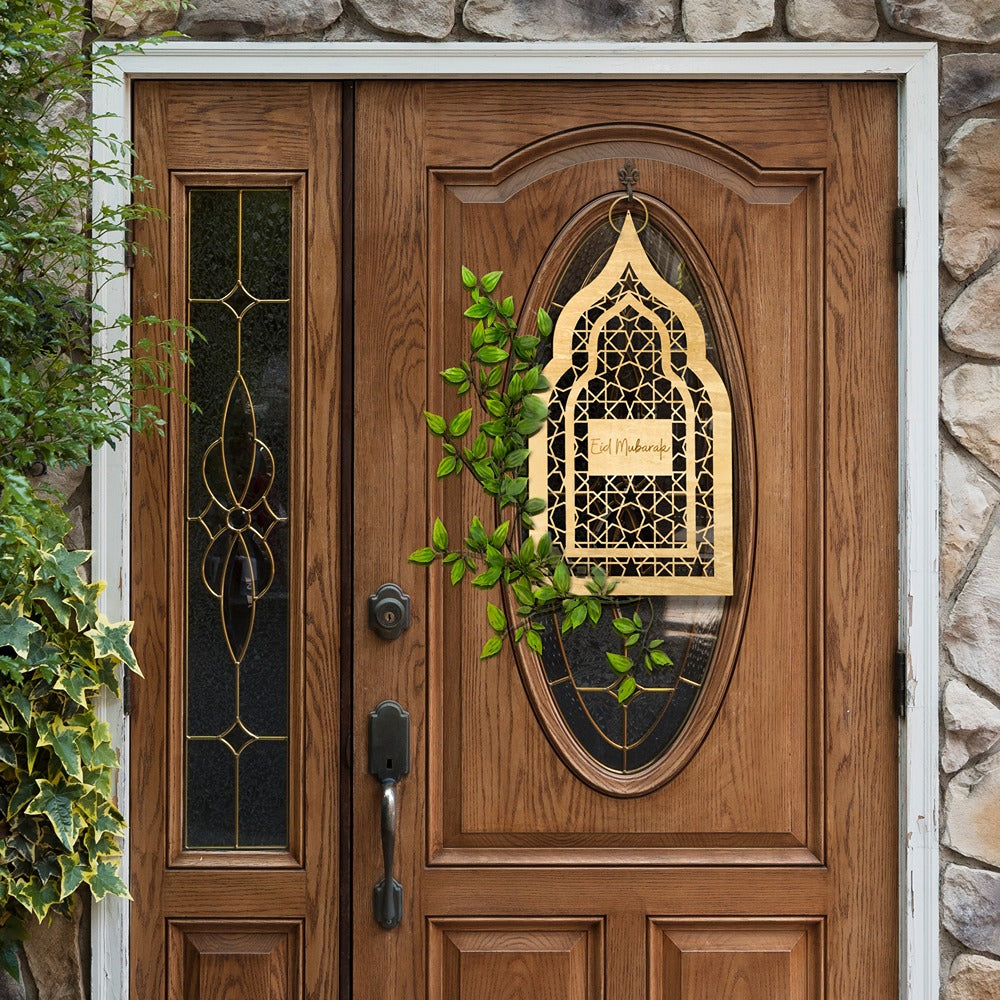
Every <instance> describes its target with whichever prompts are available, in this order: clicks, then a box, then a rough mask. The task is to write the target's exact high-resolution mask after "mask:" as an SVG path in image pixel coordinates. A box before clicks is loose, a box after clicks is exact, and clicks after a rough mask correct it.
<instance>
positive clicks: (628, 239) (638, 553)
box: [529, 214, 733, 594]
mask: <svg viewBox="0 0 1000 1000" xmlns="http://www.w3.org/2000/svg"><path fill="white" fill-rule="evenodd" d="M545 375H546V377H547V378H548V380H549V382H550V384H551V386H552V388H551V389H550V391H549V394H548V397H547V399H546V402H547V404H548V408H549V415H548V420H547V422H546V426H545V427H543V429H542V431H541V432H539V435H538V437H536V438H534V439H533V440H532V442H531V444H532V453H531V458H530V463H529V477H530V489H531V495H532V496H542V497H544V498H545V500H546V504H547V509H546V512H545V514H543V515H542V516H541V517H540V518H537V519H536V523H535V531H536V533H537V534H539V535H540V534H541V533H542V532H544V531H548V532H549V533H550V534H551V535H552V539H553V542H554V544H555V545H556V546H557V547H558V548H560V549H561V550H562V551H563V554H564V556H565V557H566V561H567V563H568V564H569V566H570V569H571V570H573V571H574V576H575V577H577V578H583V577H586V576H587V574H588V573H589V570H590V567H591V566H593V565H600V566H601V567H602V568H604V569H605V570H606V572H607V573H608V575H609V576H610V577H612V578H614V579H616V580H618V581H619V583H618V586H617V588H616V593H617V594H729V593H732V504H733V502H732V428H731V405H730V401H729V396H728V393H727V392H726V389H725V386H724V385H723V382H722V379H721V376H720V375H719V373H718V372H717V371H716V369H715V368H714V366H713V365H712V364H711V362H709V361H708V360H707V358H706V345H705V333H704V328H703V326H702V322H701V319H700V317H699V316H698V313H697V311H696V310H695V307H694V306H693V305H692V303H691V302H690V301H689V300H688V299H687V298H686V297H685V296H684V295H683V294H682V293H681V292H680V291H679V290H678V289H676V288H674V287H673V286H672V285H670V284H668V283H667V282H666V281H665V280H664V279H663V278H662V277H661V276H660V275H659V274H658V273H657V271H656V270H655V268H654V267H653V265H652V263H651V262H650V261H649V259H648V257H647V256H646V253H645V251H644V250H643V247H642V244H641V243H640V242H639V238H638V234H637V233H636V230H635V226H634V224H633V221H632V217H631V214H629V215H627V216H626V218H625V221H624V223H623V225H622V229H621V233H620V235H619V237H618V240H617V243H616V245H615V247H614V249H613V251H612V253H611V255H610V257H609V258H608V261H607V263H606V264H605V265H604V267H603V268H602V270H601V271H600V273H599V274H598V275H597V276H596V277H595V278H594V279H593V280H592V281H590V282H589V283H588V284H586V285H585V286H584V287H583V288H581V289H580V290H579V291H578V292H576V294H574V295H573V297H572V298H571V299H570V300H569V302H567V304H566V306H565V307H564V308H563V310H562V312H561V313H560V315H559V317H558V320H557V323H556V327H555V331H554V334H553V357H552V360H551V361H550V362H549V364H548V365H547V366H546V368H545ZM580 589H582V587H581V588H580Z"/></svg>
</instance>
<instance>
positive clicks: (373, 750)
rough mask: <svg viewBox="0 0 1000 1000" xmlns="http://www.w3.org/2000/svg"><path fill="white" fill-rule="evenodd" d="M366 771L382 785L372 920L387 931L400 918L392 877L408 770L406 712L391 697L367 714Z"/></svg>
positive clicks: (400, 900)
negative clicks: (379, 862)
mask: <svg viewBox="0 0 1000 1000" xmlns="http://www.w3.org/2000/svg"><path fill="white" fill-rule="evenodd" d="M368 771H369V773H370V774H373V775H375V778H376V780H377V781H378V782H379V784H380V785H381V786H382V796H381V804H380V808H379V816H380V823H379V825H380V829H381V837H382V868H383V873H382V878H381V880H380V881H379V882H377V883H376V884H375V893H374V897H375V920H376V921H377V922H378V924H379V926H380V927H384V928H385V929H386V930H387V931H391V930H392V929H393V928H394V927H398V926H399V922H400V920H402V919H403V887H402V886H401V885H400V884H399V882H397V881H396V879H395V877H394V867H395V859H396V832H397V830H398V828H399V801H398V797H397V794H396V791H397V787H398V785H399V782H400V780H401V779H402V778H404V777H406V775H407V774H409V773H410V716H409V715H408V714H407V713H406V712H405V711H404V710H403V707H402V706H401V705H399V704H398V703H397V702H395V701H383V702H381V704H379V706H378V707H377V708H376V709H375V711H374V712H372V713H371V714H370V715H369V716H368Z"/></svg>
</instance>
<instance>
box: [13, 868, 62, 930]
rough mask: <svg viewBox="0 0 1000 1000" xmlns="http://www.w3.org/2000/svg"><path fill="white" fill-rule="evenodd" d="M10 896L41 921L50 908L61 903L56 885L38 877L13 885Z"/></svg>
mask: <svg viewBox="0 0 1000 1000" xmlns="http://www.w3.org/2000/svg"><path fill="white" fill-rule="evenodd" d="M10 894H11V896H13V898H14V899H16V900H17V901H18V902H19V903H20V904H21V905H22V906H23V907H24V908H25V909H26V910H30V911H31V912H32V913H33V914H34V915H35V916H36V917H37V918H38V919H39V920H41V919H42V917H44V916H45V914H46V913H48V910H49V907H50V906H52V905H53V904H54V903H58V902H59V890H58V889H57V888H56V887H55V885H53V884H52V883H51V882H42V881H41V879H39V878H37V877H32V878H31V879H28V880H27V881H23V882H22V881H20V880H18V881H16V882H14V883H12V884H11V887H10Z"/></svg>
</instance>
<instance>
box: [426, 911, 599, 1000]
mask: <svg viewBox="0 0 1000 1000" xmlns="http://www.w3.org/2000/svg"><path fill="white" fill-rule="evenodd" d="M603 945H604V934H603V922H602V921H601V920H559V919H549V920H431V921H430V924H429V938H428V947H429V956H428V963H427V969H428V973H427V974H428V990H427V996H428V1000H481V998H484V997H489V998H490V1000H602V998H603V996H604V983H603V967H604V953H603V951H604V949H603Z"/></svg>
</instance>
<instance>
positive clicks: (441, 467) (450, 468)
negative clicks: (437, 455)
mask: <svg viewBox="0 0 1000 1000" xmlns="http://www.w3.org/2000/svg"><path fill="white" fill-rule="evenodd" d="M457 468H458V459H457V458H455V456H454V455H445V457H444V458H442V459H441V461H440V462H438V467H437V477H438V479H444V477H445V476H450V475H451V474H452V473H453V472H454V471H455V469H457Z"/></svg>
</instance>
